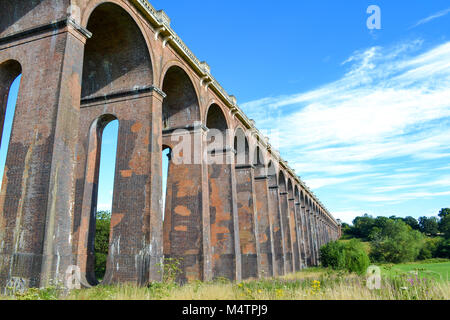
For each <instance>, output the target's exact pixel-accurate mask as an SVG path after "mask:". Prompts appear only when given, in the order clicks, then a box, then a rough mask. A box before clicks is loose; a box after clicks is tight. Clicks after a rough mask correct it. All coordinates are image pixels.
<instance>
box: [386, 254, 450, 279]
mask: <svg viewBox="0 0 450 320" xmlns="http://www.w3.org/2000/svg"><path fill="white" fill-rule="evenodd" d="M381 272H382V275H385V276H391V277H395V276H398V275H404V274H407V275H411V276H415V275H416V274H417V276H419V277H420V278H433V279H435V280H437V281H439V282H444V281H445V282H448V281H450V261H449V260H444V259H433V260H428V261H418V262H414V263H405V264H396V265H393V264H386V265H382V266H381Z"/></svg>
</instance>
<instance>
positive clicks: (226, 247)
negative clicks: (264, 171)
mask: <svg viewBox="0 0 450 320" xmlns="http://www.w3.org/2000/svg"><path fill="white" fill-rule="evenodd" d="M208 153H209V167H208V173H209V206H210V222H211V251H212V252H211V254H212V270H213V277H214V278H217V277H224V278H227V279H230V280H236V281H240V280H241V250H240V243H239V220H238V210H237V201H236V200H237V194H236V178H235V168H234V164H233V163H234V161H233V159H234V156H235V151H234V149H230V148H227V149H225V150H209V152H208Z"/></svg>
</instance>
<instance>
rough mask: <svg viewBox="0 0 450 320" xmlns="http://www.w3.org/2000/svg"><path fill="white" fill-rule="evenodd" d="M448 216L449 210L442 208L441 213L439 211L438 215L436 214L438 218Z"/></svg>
mask: <svg viewBox="0 0 450 320" xmlns="http://www.w3.org/2000/svg"><path fill="white" fill-rule="evenodd" d="M448 215H450V208H443V209H441V211H439V214H438V216H439V217H440V218H444V217H445V216H448Z"/></svg>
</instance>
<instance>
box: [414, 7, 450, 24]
mask: <svg viewBox="0 0 450 320" xmlns="http://www.w3.org/2000/svg"><path fill="white" fill-rule="evenodd" d="M449 13H450V8H448V9H445V10H442V11H439V12H436V13H434V14H432V15H430V16H428V17H426V18H424V19H421V20H419V21H418V22H417V23H416V24H414V25H413V26H412V27H410V29H413V28H415V27H418V26H420V25H422V24H425V23H428V22H430V21H432V20H434V19H437V18H441V17H443V16H446V15H447V14H449Z"/></svg>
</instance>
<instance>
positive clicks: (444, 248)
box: [436, 238, 450, 259]
mask: <svg viewBox="0 0 450 320" xmlns="http://www.w3.org/2000/svg"><path fill="white" fill-rule="evenodd" d="M436 257H438V258H447V259H450V239H448V238H447V239H443V240H442V241H441V242H440V243H439V245H438V247H437V250H436Z"/></svg>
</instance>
